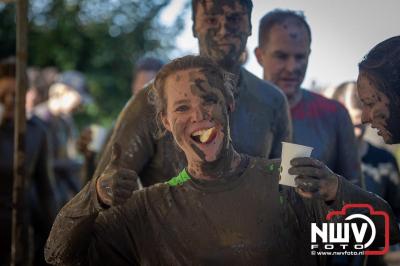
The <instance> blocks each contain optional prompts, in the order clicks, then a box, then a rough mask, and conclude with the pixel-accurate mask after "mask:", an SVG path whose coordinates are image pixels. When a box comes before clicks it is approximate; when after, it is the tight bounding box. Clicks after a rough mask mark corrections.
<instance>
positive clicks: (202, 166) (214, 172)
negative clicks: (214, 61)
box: [168, 69, 240, 178]
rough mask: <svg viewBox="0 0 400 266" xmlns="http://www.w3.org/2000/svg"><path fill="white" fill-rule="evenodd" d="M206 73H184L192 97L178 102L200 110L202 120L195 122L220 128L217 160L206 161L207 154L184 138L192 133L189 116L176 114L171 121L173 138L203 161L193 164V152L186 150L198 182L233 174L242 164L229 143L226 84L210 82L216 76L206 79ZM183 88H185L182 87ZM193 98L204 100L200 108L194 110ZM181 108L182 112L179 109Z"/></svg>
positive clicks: (201, 71) (199, 70) (194, 71)
mask: <svg viewBox="0 0 400 266" xmlns="http://www.w3.org/2000/svg"><path fill="white" fill-rule="evenodd" d="M203 72H206V71H205V70H204V69H194V70H190V71H188V72H181V75H182V80H184V79H185V78H184V75H187V77H186V79H187V80H188V83H186V84H187V85H188V86H189V88H188V89H189V90H190V94H187V96H185V97H184V98H183V99H181V98H179V99H180V100H177V102H181V103H182V104H183V106H186V105H187V106H188V107H189V106H190V107H189V108H199V110H197V112H200V115H201V117H200V118H199V119H200V120H199V121H196V122H202V121H209V122H212V123H213V124H215V125H216V126H217V127H219V128H220V129H219V130H221V131H220V134H221V135H220V137H221V138H222V143H220V144H219V145H220V146H219V147H218V148H217V150H216V152H217V154H216V159H215V160H213V161H211V162H208V161H206V155H205V154H204V152H203V151H202V150H201V149H200V148H199V147H198V146H197V145H196V144H194V143H191V141H190V140H187V139H186V138H187V136H186V137H185V134H187V132H188V130H189V128H188V127H189V126H191V125H192V124H191V123H192V121H191V120H192V119H193V117H192V116H190V115H189V116H188V117H187V118H184V116H185V114H182V115H181V114H179V112H178V114H174V116H173V117H171V120H170V125H171V127H172V132H173V135H174V138H175V140H176V142H177V143H178V144H179V146H180V147H181V148H182V149H187V147H188V146H187V144H189V146H190V149H191V150H192V152H193V153H195V154H196V155H197V157H198V158H199V159H200V161H197V160H194V159H193V158H195V157H191V156H190V150H186V152H189V153H188V154H187V159H188V161H189V166H188V170H189V172H190V173H191V174H192V175H194V176H195V177H199V178H206V177H210V178H217V177H221V176H223V175H226V174H227V173H231V172H232V171H234V170H235V169H236V168H235V166H236V165H238V164H239V162H240V156H239V155H238V154H237V153H236V152H235V151H234V150H233V147H232V145H231V143H230V135H229V124H228V108H227V104H226V102H225V97H224V94H223V88H224V84H223V80H222V79H219V80H218V79H214V80H212V82H210V81H209V80H208V77H210V79H213V78H212V76H213V75H210V74H209V73H207V76H206V75H205V74H203ZM175 80H176V78H175ZM210 83H213V85H215V86H216V87H213V86H211V84H210ZM178 86H179V85H178ZM181 86H185V85H184V84H182V85H181ZM221 88H222V89H221ZM182 89H183V88H182ZM169 92H170V90H169ZM175 93H177V95H181V93H179V92H176V91H175ZM192 95H194V96H195V97H198V98H200V99H201V101H200V105H199V106H197V107H194V106H191V101H194V102H193V103H195V100H194V98H193V96H192ZM168 97H172V95H171V96H170V95H168ZM171 104H173V103H171ZM178 106H179V105H178ZM178 108H180V106H179V107H178ZM185 108H187V107H184V109H185ZM188 119H190V120H188ZM188 141H189V142H188ZM185 143H186V144H185ZM216 145H218V144H216ZM185 146H186V148H185Z"/></svg>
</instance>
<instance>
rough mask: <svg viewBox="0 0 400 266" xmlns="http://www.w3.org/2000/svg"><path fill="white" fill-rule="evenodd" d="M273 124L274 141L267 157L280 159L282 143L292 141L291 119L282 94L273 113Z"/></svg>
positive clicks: (287, 105)
mask: <svg viewBox="0 0 400 266" xmlns="http://www.w3.org/2000/svg"><path fill="white" fill-rule="evenodd" d="M275 114H276V116H275V123H274V129H273V131H274V132H273V133H274V140H273V143H272V149H271V153H270V155H269V158H270V159H273V158H280V157H281V152H282V141H284V142H291V141H292V138H293V136H292V134H293V129H292V118H291V116H290V109H289V104H288V102H287V100H286V97H285V96H284V95H283V94H282V97H281V104H280V105H279V107H278V108H277V110H276V112H275Z"/></svg>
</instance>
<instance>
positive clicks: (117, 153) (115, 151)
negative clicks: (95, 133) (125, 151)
mask: <svg viewBox="0 0 400 266" xmlns="http://www.w3.org/2000/svg"><path fill="white" fill-rule="evenodd" d="M120 159H121V146H120V145H119V144H118V143H114V144H113V146H112V149H111V164H113V165H114V166H118V165H119V160H120Z"/></svg>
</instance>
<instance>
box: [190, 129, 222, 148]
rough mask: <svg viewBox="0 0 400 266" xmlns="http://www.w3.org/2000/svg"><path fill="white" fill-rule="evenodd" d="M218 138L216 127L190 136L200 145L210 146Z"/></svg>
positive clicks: (198, 131) (195, 132)
mask: <svg viewBox="0 0 400 266" xmlns="http://www.w3.org/2000/svg"><path fill="white" fill-rule="evenodd" d="M216 136H217V129H216V128H215V127H211V128H208V129H201V130H197V131H194V132H193V133H192V134H191V135H190V137H191V138H192V139H193V140H194V141H195V142H197V143H199V144H208V143H210V142H212V141H213V140H214V139H215V137H216Z"/></svg>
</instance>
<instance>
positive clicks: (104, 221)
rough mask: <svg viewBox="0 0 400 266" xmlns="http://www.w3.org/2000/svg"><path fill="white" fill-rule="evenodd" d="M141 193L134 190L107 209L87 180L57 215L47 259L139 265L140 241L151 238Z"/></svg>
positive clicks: (67, 262)
mask: <svg viewBox="0 0 400 266" xmlns="http://www.w3.org/2000/svg"><path fill="white" fill-rule="evenodd" d="M144 194H145V191H144V190H141V191H136V192H135V193H134V194H133V195H132V197H130V199H129V200H128V201H127V202H125V203H124V204H122V205H117V206H112V207H109V208H108V207H105V206H104V205H102V203H101V202H100V201H99V200H98V195H97V192H96V181H95V180H92V181H90V182H89V183H88V184H87V185H86V186H85V187H84V188H83V189H82V190H81V191H80V192H79V193H78V194H77V195H76V196H75V197H74V198H73V199H72V200H71V201H70V202H69V203H68V204H67V205H65V206H64V207H63V208H62V210H61V211H60V213H59V214H58V215H57V218H56V220H55V222H54V225H53V228H52V230H51V232H50V235H49V238H48V240H47V243H46V247H45V258H46V261H47V262H48V263H49V264H52V265H121V266H123V265H138V257H139V256H138V252H139V251H138V249H139V248H140V245H139V242H140V241H148V240H149V239H153V238H152V237H151V235H152V231H151V230H152V229H151V226H150V225H149V222H148V218H147V215H146V214H147V212H146V208H145V207H144V200H143V199H144V196H143V195H144ZM143 237H144V238H145V239H143Z"/></svg>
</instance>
